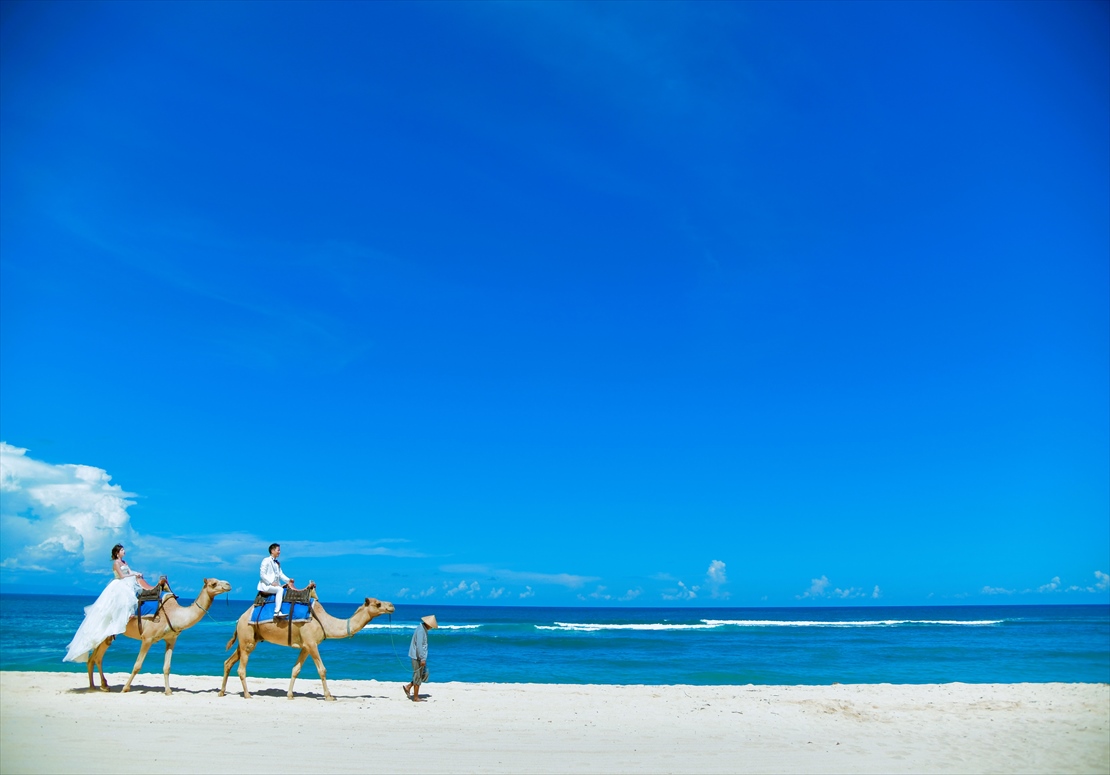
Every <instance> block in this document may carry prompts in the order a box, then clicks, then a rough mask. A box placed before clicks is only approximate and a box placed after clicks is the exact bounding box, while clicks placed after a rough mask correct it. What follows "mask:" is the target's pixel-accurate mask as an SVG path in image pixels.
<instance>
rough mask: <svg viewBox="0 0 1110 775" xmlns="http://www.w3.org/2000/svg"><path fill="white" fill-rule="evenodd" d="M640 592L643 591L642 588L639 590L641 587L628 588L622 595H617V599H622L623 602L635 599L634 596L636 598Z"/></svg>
mask: <svg viewBox="0 0 1110 775" xmlns="http://www.w3.org/2000/svg"><path fill="white" fill-rule="evenodd" d="M641 592H643V590H641V589H630V590H628V591H627V592H625V593H624V594H623V595H621V596H620V597H618V598H617V600H623V601H625V602H627V601H629V600H635V599H636V598H638V597H639V596H640V593H641Z"/></svg>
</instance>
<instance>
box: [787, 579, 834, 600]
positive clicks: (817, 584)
mask: <svg viewBox="0 0 1110 775" xmlns="http://www.w3.org/2000/svg"><path fill="white" fill-rule="evenodd" d="M828 585H829V577H828V576H822V577H821V578H819V579H812V580H811V581H810V584H809V589H807V590H806V591H805V592H803V593H802V594H801V595H795V597H797V598H799V599H800V598H806V597H824V595H825V588H826V587H827V586H828Z"/></svg>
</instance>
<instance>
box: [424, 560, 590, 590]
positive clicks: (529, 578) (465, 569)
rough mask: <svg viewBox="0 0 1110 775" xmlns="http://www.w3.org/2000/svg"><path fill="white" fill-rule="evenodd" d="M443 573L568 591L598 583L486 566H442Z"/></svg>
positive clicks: (585, 578)
mask: <svg viewBox="0 0 1110 775" xmlns="http://www.w3.org/2000/svg"><path fill="white" fill-rule="evenodd" d="M440 570H441V571H443V572H444V573H465V574H471V575H475V576H489V577H492V578H493V579H496V580H497V581H514V582H517V583H520V584H554V585H556V586H561V587H567V588H569V589H579V588H581V587H582V586H584V585H586V584H590V583H592V582H595V581H600V579H599V578H598V577H597V576H577V575H574V574H573V573H532V572H530V571H515V570H505V569H494V568H490V567H489V566H487V565H444V566H443V567H442V568H440Z"/></svg>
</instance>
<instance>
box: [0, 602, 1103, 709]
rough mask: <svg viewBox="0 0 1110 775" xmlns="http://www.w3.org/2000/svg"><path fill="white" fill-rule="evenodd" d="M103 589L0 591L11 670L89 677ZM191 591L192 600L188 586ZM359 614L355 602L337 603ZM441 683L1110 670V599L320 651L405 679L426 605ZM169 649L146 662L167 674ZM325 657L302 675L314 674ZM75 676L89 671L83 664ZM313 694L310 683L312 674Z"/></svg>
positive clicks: (899, 677) (204, 654)
mask: <svg viewBox="0 0 1110 775" xmlns="http://www.w3.org/2000/svg"><path fill="white" fill-rule="evenodd" d="M92 601H93V598H91V597H63V596H47V595H14V594H5V595H0V669H2V670H32V671H69V672H75V673H84V672H85V666H84V665H83V664H72V663H66V662H62V655H63V654H64V653H65V648H66V645H67V644H68V643H69V640H70V638H71V637H72V636H73V633H74V631H76V629H77V627H78V625H79V624H80V623H81V619H82V617H83V608H84V606H86V605H88V604H90V603H91V602H92ZM181 602H182V603H187V602H191V601H189V600H187V599H186V598H184V597H183V598H182V600H181ZM249 604H250V603H249V602H248V601H245V600H230V601H229V600H227V599H226V598H223V597H221V598H218V599H217V600H216V602H215V603H214V604H213V606H212V608H211V609H210V611H209V613H208V616H206V617H205V618H204V619H203V620H202V621H201V623H200V624H198V625H196V626H195V627H193V628H192V629H190V630H188V631H186V632H184V633H182V635H181V636H180V637H179V639H178V642H177V647H176V649H175V650H174V658H173V672H174V673H176V674H179V675H220V674H222V672H223V660H224V658H225V657H226V656H227V653H228V652H225V651H224V645H225V644H226V643H227V641H228V639H229V638H230V637H231V635H232V634H233V632H234V622H235V620H236V619H237V618H238V616H239V615H240V614H241V613H242V612H243V611H244V610H245V609H246V608H247V606H248V605H249ZM325 606H326V607H327V610H328V612H329V613H331V614H332V615H334V616H340V617H346V616H348V615H350V613H351V612H352V611H354V609H355V604H353V603H325ZM428 613H434V614H436V616H437V618H438V620H439V623H440V628H439V629H438V630H435V631H433V632H432V633H431V634H430V638H429V647H430V653H429V668H430V672H431V680H432V681H433V682H435V681H488V682H495V683H518V682H519V683H568V684H585V683H611V684H831V683H834V682H840V683H946V682H951V681H962V682H965V683H1017V682H1027V681H1028V682H1047V681H1063V682H1103V683H1106V682H1110V606H1105V605H1082V606H1081V605H1052V606H935V607H876V606H869V607H866V608H863V607H860V608H833V607H820V608H816V607H814V608H716V607H715V608H690V607H681V608H593V607H591V608H540V607H535V608H528V607H519V606H514V607H491V606H446V605H426V606H419V607H416V606H408V605H398V606H397V610H396V612H394V613H393V614H392V615H389V616H381V617H379V618H377V619H375V620H374V621H373V622H372V623H371V625H370V626H369V627H367V628H366V629H364V630H363V631H361V632H359V633H357V634H356V635H354V636H353V637H351V638H349V639H346V640H334V641H328V642H327V643H325V644H324V645H323V647H322V648H321V655H322V656H323V659H324V663H325V664H326V665H327V668H328V677H329V678H338V679H344V678H349V679H378V680H383V681H401V680H403V679H406V678H407V675H408V673H409V672H410V670H409V666H408V665H409V663H408V657H407V653H408V645H409V639H410V637H411V634H412V631H413V628H414V627H415V626H416V623H417V622H418V620H419V617H420V616H422V615H424V614H428ZM164 653H165V648H164V646H162V645H160V644H159V645H156V646H155V647H154V648H152V649H151V651H150V653H149V655H148V656H147V659H146V663H145V664H144V666H143V672H148V673H160V672H161V671H162V659H163V655H164ZM137 654H138V642H137V641H133V640H130V639H128V638H118V639H117V640H116V642H115V643H114V644H113V645H112V647H111V648H110V649H109V651H108V655H107V657H106V659H105V663H104V667H105V670H106V671H107V672H130V670H131V666H132V665H133V664H134V661H135V657H136V655H137ZM295 656H296V652H295V651H294V650H293V649H289V648H285V647H281V646H274V645H271V644H263V645H261V646H260V647H259V648H258V649H257V650H256V651H255V652H254V654H253V655H252V657H251V660H250V666H249V674H250V675H252V676H256V677H267V678H287V677H288V676H289V672H290V670H291V668H292V665H293V661H294V659H295ZM316 677H317V676H316V670H315V668H314V667H313V665H312V663H311V660H310V661H309V662H307V663H306V665H305V667H304V669H303V670H302V672H301V678H302V679H309V680H312V679H315V678H316ZM74 680H75V681H76V682H79V683H80V682H83V681H84V678H83V677H81V678H78V677H77V676H74ZM298 686H299V687H300V689H301V690H302V691H308V690H309V687H307V686H302V685H301V684H300V683H298Z"/></svg>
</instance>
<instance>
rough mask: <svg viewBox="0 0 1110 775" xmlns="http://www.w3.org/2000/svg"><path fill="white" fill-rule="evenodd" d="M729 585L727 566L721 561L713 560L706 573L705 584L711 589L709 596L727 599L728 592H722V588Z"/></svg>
mask: <svg viewBox="0 0 1110 775" xmlns="http://www.w3.org/2000/svg"><path fill="white" fill-rule="evenodd" d="M727 583H728V576H727V575H726V574H725V564H724V562H723V561H721V560H713V561H712V562H710V563H709V569H708V570H707V571H706V572H705V584H706V586H707V587H709V594H710V596H711V597H722V598H727V597H728V596H729V593H728V592H722V591H721V586H722V585H724V584H727Z"/></svg>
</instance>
